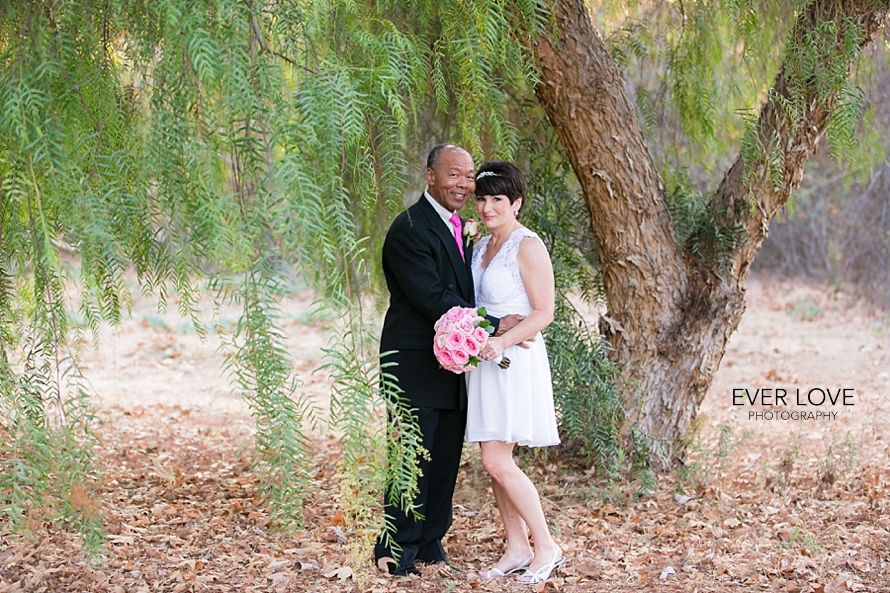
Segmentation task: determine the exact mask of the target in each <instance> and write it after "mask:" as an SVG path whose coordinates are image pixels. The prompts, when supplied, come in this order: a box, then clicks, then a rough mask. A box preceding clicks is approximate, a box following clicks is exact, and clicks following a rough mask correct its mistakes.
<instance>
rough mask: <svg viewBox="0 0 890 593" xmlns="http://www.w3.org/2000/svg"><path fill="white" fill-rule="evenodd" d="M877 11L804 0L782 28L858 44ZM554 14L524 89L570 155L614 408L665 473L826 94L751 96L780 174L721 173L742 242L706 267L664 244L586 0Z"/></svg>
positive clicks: (780, 78) (795, 180)
mask: <svg viewBox="0 0 890 593" xmlns="http://www.w3.org/2000/svg"><path fill="white" fill-rule="evenodd" d="M886 11H887V2H886V1H883V2H874V1H869V0H857V1H852V2H851V1H837V0H817V1H815V2H813V3H811V4H809V5H808V6H807V8H806V10H805V12H802V13H801V15H800V16H799V18H798V22H797V25H796V28H795V31H794V35H795V36H797V37H798V38H802V36H803V35H805V34H806V33H807V32H809V31H812V30H813V29H814V27H816V26H818V24H819V23H820V22H821V21H824V20H825V19H833V20H840V19H843V18H853V19H856V21H857V22H859V23H860V24H861V25H862V29H863V31H864V33H865V34H864V36H863V38H862V42H861V43H862V44H863V45H864V44H865V43H867V42H869V41H870V40H871V39H872V38H873V36H874V33H875V32H876V31H877V28H878V26H879V24H880V22H881V20H882V19H883V18H884V16H885V14H886ZM556 19H557V31H558V39H547V38H543V39H541V40H539V42H538V46H537V55H538V59H539V61H540V65H541V78H540V82H539V84H538V86H537V87H536V94H537V97H538V100H539V102H540V103H541V105H542V106H543V107H544V109H545V111H546V112H547V115H548V117H549V119H550V121H551V123H552V125H553V126H554V128H555V130H556V132H557V134H558V136H559V138H560V141H561V143H562V146H563V148H564V149H565V151H566V153H567V154H568V156H569V159H570V160H571V163H572V167H573V169H574V171H575V174H576V176H577V178H578V181H579V183H580V185H581V188H582V190H583V193H584V197H585V201H586V203H587V206H588V210H589V214H590V228H591V231H592V233H593V235H594V237H595V239H596V241H597V243H598V244H599V247H600V250H601V261H602V274H603V286H604V288H605V292H606V300H607V303H608V311H607V313H606V315H605V316H604V317H603V320H602V322H601V325H600V330H601V331H602V333H603V334H604V336H605V337H606V339H608V341H609V342H610V344H611V346H612V354H611V355H612V357H613V360H615V361H616V362H617V363H618V364H619V367H620V369H621V371H622V376H623V381H622V383H623V390H622V393H623V399H624V402H625V406H626V408H627V411H628V413H629V415H630V419H631V421H633V422H636V423H637V424H638V427H639V428H640V429H642V431H643V432H644V433H645V434H647V435H648V436H649V437H650V439H651V442H652V445H653V447H652V454H653V455H652V459H651V461H652V462H653V463H654V465H655V467H657V468H658V469H661V470H667V469H670V468H672V467H674V466H676V465H677V464H678V463H679V462H681V461H682V459H683V455H684V453H685V446H684V439H683V437H684V436H685V435H686V433H687V431H688V430H689V428H690V425H691V424H692V422H693V420H694V419H695V416H696V413H697V411H698V408H699V405H700V404H701V402H702V400H703V399H704V397H705V395H706V393H707V391H708V389H709V387H710V386H711V382H712V380H713V376H714V373H715V372H716V370H717V368H718V366H719V364H720V361H721V359H722V358H723V355H724V352H725V349H726V343H727V341H728V339H729V337H730V336H731V335H732V333H733V332H734V331H735V329H736V327H737V326H738V323H739V321H740V319H741V316H742V314H743V312H744V310H745V281H746V278H747V275H748V270H749V268H750V265H751V262H752V261H753V259H754V256H755V254H756V253H757V250H758V248H759V247H760V245H761V243H762V242H763V240H764V239H765V238H766V233H767V228H768V224H769V220H770V218H771V217H772V216H773V215H774V214H775V213H776V212H777V211H778V210H779V209H780V208H781V207H782V206H783V205H784V204H785V203H786V201H787V200H788V197H789V195H790V193H791V191H792V190H793V189H794V188H795V187H797V185H798V184H799V183H800V179H801V177H802V175H803V167H804V164H805V163H806V161H807V159H808V158H809V157H810V156H811V155H812V154H813V152H814V151H815V148H816V144H817V142H818V140H819V138H820V137H821V136H822V135H824V132H825V129H826V126H827V123H828V118H829V114H830V110H831V107H832V103H833V96H828V97H825V98H823V99H822V100H817V99H816V97H815V95H813V96H808V97H807V101H806V109H805V113H804V114H803V117H802V118H800V119H799V120H798V121H793V122H792V121H791V120H789V119H788V118H787V117H786V116H785V114H784V113H783V112H782V108H781V107H780V106H779V105H778V103H777V102H776V101H775V99H771V100H770V101H768V102H767V103H765V104H764V106H763V107H762V110H761V113H760V116H759V118H758V120H757V122H756V124H755V134H756V135H757V136H758V137H759V138H760V141H761V145H762V146H763V147H764V154H769V151H770V150H772V149H773V148H774V147H778V149H779V150H780V151H781V154H782V157H783V159H784V176H783V178H782V181H781V186H776V185H775V184H774V183H773V182H771V181H770V180H769V179H767V177H768V175H767V171H766V167H765V166H757V165H755V166H753V167H751V168H752V170H751V171H749V172H748V179H747V180H746V179H745V165H744V163H743V161H742V157H741V155H740V156H739V157H738V158H737V160H736V161H735V163H734V164H733V166H732V167H731V168H730V169H729V171H728V172H727V173H726V175H725V177H724V179H723V181H722V183H721V184H720V186H719V187H718V189H717V191H716V192H715V193H714V195H713V196H712V197H711V200H710V203H709V207H710V208H711V211H712V214H713V215H714V217H715V219H716V220H717V222H718V223H719V224H721V225H723V226H728V227H732V228H736V229H739V231H740V232H741V241H740V242H739V243H738V244H737V247H736V249H735V250H734V251H733V252H732V253H731V254H730V262H731V265H729V266H724V267H719V266H717V264H716V263H713V262H709V261H708V260H707V259H706V258H705V259H701V258H696V257H693V256H691V255H689V254H688V253H685V252H684V250H683V248H682V246H681V245H679V244H678V243H677V241H676V239H675V237H674V235H673V232H672V222H671V217H670V213H669V212H668V210H667V207H666V204H665V202H664V199H663V193H662V185H661V181H660V177H659V175H658V172H657V171H656V170H655V166H654V164H653V161H652V158H651V155H650V153H649V150H648V147H647V145H646V142H645V139H644V137H643V134H642V131H641V129H640V126H639V125H638V123H637V119H636V115H635V114H634V109H633V106H632V103H631V102H630V100H629V98H628V97H627V94H626V92H625V87H624V81H623V80H622V78H621V75H620V72H619V70H618V67H617V65H616V64H615V62H614V61H613V60H612V58H611V57H610V56H609V54H608V52H607V51H606V48H605V46H604V44H603V42H602V40H601V38H600V37H599V35H598V33H597V31H596V29H595V27H594V26H593V24H592V23H591V21H590V14H589V12H588V10H587V7H586V3H585V0H561V1H560V2H559V4H558V7H557V11H556ZM787 82H788V81H787V80H786V76H785V69H784V67H783V68H782V69H781V70H780V72H779V74H778V75H777V77H776V80H775V84H774V93H775V94H774V95H773V97H775V96H779V97H788V96H789V91H788V88H787ZM746 181H747V183H746ZM755 206H756V207H755Z"/></svg>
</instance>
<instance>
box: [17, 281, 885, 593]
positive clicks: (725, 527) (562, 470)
mask: <svg viewBox="0 0 890 593" xmlns="http://www.w3.org/2000/svg"><path fill="white" fill-rule="evenodd" d="M298 322H299V323H298ZM294 323H295V324H296V325H295V327H296V326H297V325H299V327H300V328H302V329H301V331H304V330H306V328H307V327H308V326H307V325H305V323H304V322H302V321H299V320H295V322H294ZM134 325H135V327H136V329H133V330H132V333H133V336H130V337H133V339H134V342H133V343H136V342H138V341H139V340H141V345H140V347H139V348H142V350H143V351H145V352H147V353H151V356H149V354H146V355H145V356H144V357H143V358H142V359H144V361H147V362H146V364H148V362H151V363H152V364H155V363H156V362H157V360H164V359H166V360H168V361H171V362H168V363H166V364H161V365H156V366H155V367H152V368H153V369H154V370H153V378H152V384H153V385H155V386H157V385H161V390H162V391H163V390H164V389H165V387H164V386H167V387H166V389H168V390H172V389H174V387H176V388H181V387H182V385H183V383H182V382H180V383H175V382H172V383H169V382H166V381H165V380H164V375H163V373H164V372H167V371H171V372H173V371H176V372H182V367H181V365H183V364H189V365H191V367H192V368H191V369H188V368H187V371H188V372H187V373H186V374H191V373H193V372H197V370H196V369H195V361H196V360H197V359H198V358H199V356H198V354H195V353H194V352H190V351H189V350H190V349H186V350H185V353H184V354H182V356H172V357H171V356H169V354H170V352H171V348H170V347H167V348H164V349H159V348H157V347H151V348H149V347H147V346H145V345H151V344H153V343H154V342H153V340H154V341H158V340H160V341H165V340H166V342H165V344H167V343H168V342H171V340H172V341H173V342H177V341H178V343H182V342H186V341H187V340H188V336H183V335H177V334H176V332H171V331H170V330H169V328H158V327H152V326H151V324H148V325H146V324H142V323H138V320H137V322H136V323H135V324H134ZM140 327H141V328H142V329H138V328H140ZM888 329H890V323H888V320H887V318H886V317H885V316H883V315H882V314H881V313H880V312H876V311H874V310H871V309H869V308H867V307H865V306H864V305H862V304H860V303H856V302H854V301H852V300H851V299H849V298H847V297H844V296H843V295H837V294H834V293H831V294H828V293H823V292H820V291H818V290H815V289H804V288H801V287H791V286H788V285H782V286H777V287H772V286H770V285H768V284H766V283H756V284H755V285H754V287H753V288H752V290H751V293H750V294H749V313H748V314H747V317H746V320H745V321H743V323H742V326H741V327H740V329H739V333H738V334H737V336H736V337H734V338H733V340H732V342H731V344H730V347H729V349H728V351H727V356H726V359H725V361H724V366H723V368H722V369H721V371H720V373H719V374H718V377H717V379H716V380H715V384H714V389H712V392H711V394H709V396H708V399H707V400H706V402H705V404H704V406H703V408H702V411H703V420H702V422H701V427H700V433H699V434H700V436H701V439H700V442H698V443H696V444H694V446H693V452H692V454H691V455H690V464H689V467H688V469H687V471H686V472H684V473H683V474H682V475H681V474H674V475H671V476H663V477H661V479H660V481H659V483H658V485H657V486H656V489H655V491H654V493H653V495H652V496H651V497H646V498H639V497H637V496H636V495H635V492H636V487H637V486H638V485H637V484H635V483H633V482H629V481H622V480H616V481H611V482H610V481H607V480H602V479H598V478H595V477H594V476H593V475H591V473H590V472H584V471H582V470H579V469H576V468H573V467H571V466H570V465H567V464H566V463H564V462H561V461H559V460H558V459H556V460H550V461H543V462H541V463H533V460H531V459H529V460H527V461H525V462H527V463H528V464H529V465H528V470H529V471H530V472H531V474H532V476H533V480H534V481H535V483H536V484H537V485H538V486H539V490H540V492H541V495H542V498H543V501H544V505H545V511H546V513H547V515H548V518H549V519H550V521H551V523H552V528H553V531H554V533H555V534H556V537H557V540H558V541H559V542H560V544H561V545H562V547H563V549H564V550H565V552H566V556H567V558H568V561H567V562H566V565H565V566H564V569H563V570H562V572H561V573H560V574H559V575H558V576H555V577H553V578H552V579H551V580H550V581H548V582H547V583H546V584H545V585H544V586H541V587H538V589H539V590H545V589H546V590H549V591H566V592H573V591H608V592H616V593H617V592H624V591H640V590H643V591H689V592H693V591H699V592H711V591H713V592H722V591H742V590H744V591H749V590H750V591H784V592H798V591H799V592H818V593H831V592H840V591H865V592H879V591H890V502H888V498H887V491H888V490H890V454H888V451H890V449H888V443H887V439H888V438H890V436H888V433H887V432H886V430H885V429H884V426H885V424H886V421H887V419H888V403H890V396H888V387H890V381H888V380H886V371H887V369H888V368H890V363H888V358H890V357H888V354H890V339H888V338H890V336H888ZM126 331H130V330H126ZM126 331H125V335H124V336H122V338H121V343H122V344H123V347H122V348H120V350H122V351H123V355H124V356H125V357H126V356H127V355H129V356H130V358H133V359H140V357H139V356H138V355H136V354H130V353H129V351H128V346H127V339H128V338H127V335H128V334H126ZM134 336H135V337H134ZM303 342H304V341H303ZM162 345H164V344H162ZM139 348H136V349H135V351H134V352H137V353H138V352H139V351H140V350H139ZM172 351H173V352H174V353H175V352H176V350H175V349H173V350H172ZM165 353H166V354H165ZM844 353H846V354H844ZM103 356H104V355H103ZM152 356H154V357H155V359H157V360H155V359H153V358H151V357H152ZM190 357H191V358H190ZM196 357H198V358H196ZM152 361H154V362H152ZM93 362H95V363H96V364H98V365H99V366H103V365H111V366H112V367H114V365H115V364H117V363H114V362H113V361H112V360H110V359H108V360H98V361H93ZM127 364H130V363H127ZM121 366H122V365H121V364H118V365H117V367H115V368H116V369H117V371H116V372H118V373H119V372H121V368H119V367H121ZM199 366H200V365H199ZM139 368H140V367H139V365H138V364H137V365H134V366H133V368H131V369H130V370H131V371H132V372H133V374H134V375H138V374H139V373H138V372H137V371H138V369H139ZM198 370H200V369H198ZM845 373H846V374H845ZM97 384H100V385H102V384H103V383H102V382H101V381H98V380H97ZM734 386H745V387H749V388H751V389H752V390H753V389H755V388H776V387H783V388H786V389H798V388H800V389H801V390H803V391H806V390H809V389H811V388H812V387H816V386H819V387H820V388H828V387H830V388H832V389H836V388H837V387H850V388H854V389H856V401H855V406H849V407H847V408H846V409H839V408H834V409H839V416H838V418H837V419H836V420H834V421H831V422H826V421H821V422H819V423H815V422H812V421H804V422H784V421H764V420H756V419H755V420H751V419H749V418H748V413H749V412H751V411H759V412H763V411H768V410H770V408H764V407H763V406H759V405H756V406H752V405H747V406H733V405H732V400H731V389H732V388H733V387H734ZM128 395H129V397H127V398H118V399H119V401H109V399H107V398H106V400H105V403H106V407H105V409H104V411H103V412H102V414H101V422H100V423H99V424H98V425H97V427H96V428H97V431H98V434H99V436H100V437H101V440H102V445H101V448H100V449H99V461H100V466H101V469H102V472H103V473H102V480H101V482H100V484H99V485H98V491H97V492H96V496H97V498H98V500H99V501H100V502H101V507H102V513H103V516H104V517H105V523H106V529H107V534H108V543H107V547H106V553H105V556H104V558H103V559H102V562H101V563H100V564H98V565H90V564H88V563H87V562H86V561H85V560H84V558H83V556H82V555H81V552H80V544H79V542H78V539H77V538H76V537H75V536H72V535H69V534H67V533H66V532H64V531H63V530H61V529H59V528H58V526H56V525H51V524H41V523H38V522H35V523H34V524H33V525H32V529H31V531H30V532H29V533H27V534H25V535H23V536H12V535H9V534H6V535H3V536H2V538H0V593H7V592H12V591H19V590H24V591H72V592H73V591H111V592H120V593H143V592H154V591H301V592H317V593H323V592H334V591H338V592H339V591H348V592H362V593H365V592H367V593H372V592H378V591H380V592H382V591H406V592H407V591H416V590H420V591H431V592H444V591H471V590H481V591H523V590H529V589H532V588H531V587H527V586H521V585H518V584H515V583H513V582H512V581H510V580H509V579H501V580H494V581H482V580H480V579H478V578H476V577H474V576H472V574H473V573H474V572H475V571H478V570H483V569H485V568H488V567H489V566H490V565H491V564H493V562H494V561H495V560H496V558H497V555H498V553H499V550H500V547H501V543H502V540H501V538H502V532H501V531H500V530H499V528H498V521H497V518H496V517H497V515H496V513H497V511H496V509H495V508H494V506H493V504H492V498H491V495H490V492H489V491H488V489H487V488H488V481H487V479H486V477H485V475H484V472H483V471H482V470H481V467H480V465H479V462H478V457H477V455H476V454H475V451H474V450H472V449H470V448H469V447H468V448H467V449H466V450H465V463H464V466H463V468H462V472H461V476H460V482H459V484H458V489H457V493H456V497H455V522H454V525H453V527H452V529H451V531H450V532H449V537H448V540H447V542H446V548H447V549H448V551H449V553H450V560H451V564H452V569H451V570H449V569H442V568H441V567H429V568H428V569H426V570H425V571H424V576H423V577H422V578H416V577H412V578H409V579H393V578H391V577H388V576H384V575H382V574H381V573H379V572H377V571H376V569H375V568H374V567H373V565H372V563H371V560H370V559H368V560H367V561H366V562H365V563H363V564H362V565H358V566H350V565H349V564H348V563H347V549H346V547H347V546H346V545H345V544H344V541H345V540H346V539H347V538H349V537H350V533H349V532H348V531H346V530H345V527H344V526H343V525H342V523H341V521H340V519H339V515H338V500H339V497H340V494H339V492H338V490H337V487H336V483H335V481H334V473H335V471H336V464H337V461H338V445H337V443H336V441H335V440H334V439H331V438H328V437H324V438H323V437H321V436H320V437H319V438H318V439H317V440H315V441H314V443H313V445H312V447H313V467H312V473H313V475H314V477H315V480H316V483H317V484H318V489H317V491H316V492H315V496H314V498H313V499H312V500H309V501H307V507H306V525H305V529H304V530H303V531H302V532H300V533H297V534H296V535H293V536H286V535H282V534H280V533H277V532H275V531H274V530H272V529H271V528H270V526H269V519H268V515H267V513H266V511H265V509H264V508H263V507H262V506H261V504H260V502H259V500H258V493H257V486H256V482H255V479H254V477H253V475H252V474H251V473H250V471H249V460H250V454H251V447H252V436H251V430H252V423H251V421H250V419H249V417H247V416H245V415H244V414H243V413H240V412H237V411H231V410H221V409H220V408H219V406H212V405H204V404H201V403H200V400H197V401H198V402H199V403H198V404H195V403H194V402H193V401H191V400H190V399H189V398H188V397H185V396H183V395H180V396H179V397H178V401H179V403H175V402H176V401H177V400H176V399H174V400H169V399H163V398H161V399H157V398H155V399H153V398H152V397H149V396H144V397H141V399H140V394H139V393H129V394H128ZM186 402H189V403H186ZM780 409H784V408H780ZM788 409H789V410H790V409H798V410H801V409H803V408H802V407H800V406H798V407H796V408H795V406H790V407H789V408H788ZM721 426H722V427H723V428H722V429H721ZM721 433H722V434H723V437H724V440H723V442H722V445H721V441H720V435H721Z"/></svg>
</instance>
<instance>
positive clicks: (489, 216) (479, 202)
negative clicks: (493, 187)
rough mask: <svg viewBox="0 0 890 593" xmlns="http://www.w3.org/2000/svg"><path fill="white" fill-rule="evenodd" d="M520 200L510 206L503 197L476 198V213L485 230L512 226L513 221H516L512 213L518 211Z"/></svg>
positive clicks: (507, 200) (506, 198)
mask: <svg viewBox="0 0 890 593" xmlns="http://www.w3.org/2000/svg"><path fill="white" fill-rule="evenodd" d="M520 200H521V198H519V199H517V200H516V202H514V203H513V204H511V203H510V198H508V197H507V196H503V195H498V196H476V211H477V212H478V213H479V218H480V219H481V220H482V224H484V225H485V228H487V229H488V230H493V229H497V228H500V227H502V226H504V225H511V224H513V221H514V220H516V215H515V214H514V212H516V211H517V210H519V206H520V204H521V201H520Z"/></svg>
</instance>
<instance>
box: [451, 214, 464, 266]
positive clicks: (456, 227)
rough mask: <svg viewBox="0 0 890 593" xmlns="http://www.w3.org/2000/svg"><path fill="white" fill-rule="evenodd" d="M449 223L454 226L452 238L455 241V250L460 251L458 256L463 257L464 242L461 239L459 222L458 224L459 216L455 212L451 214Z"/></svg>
mask: <svg viewBox="0 0 890 593" xmlns="http://www.w3.org/2000/svg"><path fill="white" fill-rule="evenodd" d="M451 224H452V225H453V226H454V240H455V241H456V242H457V250H458V251H460V257H461V259H463V257H464V242H463V241H462V240H461V239H462V235H461V224H460V216H458V214H457V212H455V213H454V214H452V215H451Z"/></svg>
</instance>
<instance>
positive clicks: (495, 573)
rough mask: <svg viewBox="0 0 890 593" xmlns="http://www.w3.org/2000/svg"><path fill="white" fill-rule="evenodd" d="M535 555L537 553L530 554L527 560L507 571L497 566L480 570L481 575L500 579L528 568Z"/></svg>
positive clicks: (486, 577)
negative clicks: (483, 570)
mask: <svg viewBox="0 0 890 593" xmlns="http://www.w3.org/2000/svg"><path fill="white" fill-rule="evenodd" d="M534 557H535V555H534V554H532V555H531V556H529V557H528V558H526V559H525V560H523V561H522V562H520V563H519V565H518V566H514V567H513V568H511V569H510V570H508V571H507V572H504V571H503V570H501V569H500V568H497V567H495V568H491V569H489V570H486V571H485V572H480V573H479V577H480V578H483V579H499V578H501V577H505V576H507V575H511V574H513V573H516V572H519V571H520V570H526V569H527V568H528V565H529V564H531V563H532V560H533V559H534Z"/></svg>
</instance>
